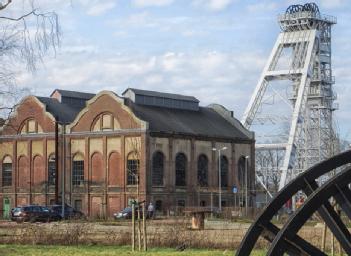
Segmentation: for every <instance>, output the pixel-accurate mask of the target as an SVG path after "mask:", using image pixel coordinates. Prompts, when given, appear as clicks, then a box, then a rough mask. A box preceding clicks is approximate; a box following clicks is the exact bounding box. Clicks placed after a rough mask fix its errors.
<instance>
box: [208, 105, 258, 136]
mask: <svg viewBox="0 0 351 256" xmlns="http://www.w3.org/2000/svg"><path fill="white" fill-rule="evenodd" d="M207 107H208V108H210V109H212V110H214V111H215V112H216V113H217V114H219V115H220V116H221V117H223V118H224V119H225V120H227V121H228V122H229V123H230V124H231V125H233V126H234V127H235V128H237V129H238V130H239V131H241V132H242V133H244V134H245V135H246V136H247V137H248V138H249V139H251V140H254V139H255V133H254V132H252V131H250V130H248V129H246V128H245V127H244V126H243V125H242V123H241V122H240V121H239V120H238V119H236V118H235V117H234V116H233V115H232V113H233V112H232V111H229V110H228V109H227V108H225V107H224V106H223V105H220V104H216V103H212V104H210V105H208V106H207Z"/></svg>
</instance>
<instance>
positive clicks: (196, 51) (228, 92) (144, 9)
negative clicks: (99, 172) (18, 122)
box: [9, 0, 351, 141]
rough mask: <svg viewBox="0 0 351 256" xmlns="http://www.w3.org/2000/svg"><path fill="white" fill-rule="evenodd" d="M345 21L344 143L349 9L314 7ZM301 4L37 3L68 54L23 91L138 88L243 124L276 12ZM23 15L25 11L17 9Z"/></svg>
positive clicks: (25, 81)
mask: <svg viewBox="0 0 351 256" xmlns="http://www.w3.org/2000/svg"><path fill="white" fill-rule="evenodd" d="M315 2H316V3H317V4H318V5H319V9H320V11H321V13H323V14H329V15H333V16H336V17H337V18H338V24H337V25H335V26H334V27H333V31H332V36H333V38H332V54H333V56H332V65H333V74H334V76H335V78H336V84H335V86H334V88H335V91H336V93H337V95H338V99H337V102H338V104H339V110H337V111H336V112H335V120H337V123H338V127H339V132H340V136H341V138H342V139H347V140H350V141H351V115H350V114H349V113H350V112H349V109H351V101H349V99H351V90H349V86H350V81H351V72H350V68H349V67H350V66H351V54H350V53H351V44H350V38H351V26H350V25H351V7H350V4H349V3H350V2H349V1H347V0H320V1H315ZM301 3H302V4H303V3H304V2H300V1H290V0H289V1H288V0H282V1H273V0H245V1H244V0H241V1H240V0H66V1H60V0H51V1H49V0H36V1H35V4H36V5H37V6H40V7H41V9H42V10H45V11H50V10H54V11H55V12H57V14H58V15H59V19H60V26H61V31H62V41H61V47H60V48H59V49H58V51H57V52H56V54H48V55H47V56H46V57H45V58H44V61H43V64H40V65H39V66H38V70H37V71H36V72H35V73H34V74H32V73H30V72H26V71H25V70H21V72H19V73H18V76H17V78H18V80H17V83H18V85H19V86H24V87H30V88H31V90H32V92H33V94H35V95H38V96H49V95H50V93H51V92H52V91H53V90H54V89H56V88H60V89H66V90H77V91H84V92H93V93H96V92H99V91H101V90H112V91H114V92H116V93H117V94H118V95H121V94H122V92H123V91H124V90H125V89H126V88H128V87H132V88H140V89H147V90H156V91H162V92H169V93H179V94H185V95H192V96H195V97H196V98H198V99H199V100H200V104H201V105H203V106H206V105H208V104H210V103H219V104H222V105H223V106H225V107H226V108H227V109H230V110H233V111H234V115H235V117H236V118H238V119H239V120H240V119H241V117H242V114H243V111H244V110H245V108H246V106H247V104H248V102H249V99H250V97H251V94H252V93H253V90H254V88H255V86H256V83H257V81H258V79H259V76H260V74H261V72H262V70H263V67H264V65H265V62H266V61H267V60H268V56H269V54H270V51H271V49H272V47H273V44H274V42H275V40H276V38H277V36H278V33H279V32H280V28H279V25H278V23H277V15H278V14H280V13H284V12H285V10H286V8H287V7H288V6H289V5H291V4H301ZM12 5H13V6H12V7H11V8H12V9H10V10H9V12H10V13H11V14H12V15H16V14H17V13H20V12H21V11H23V7H20V6H18V5H17V6H16V5H15V4H12ZM21 8H22V9H21Z"/></svg>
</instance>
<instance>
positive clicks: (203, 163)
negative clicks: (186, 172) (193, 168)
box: [197, 155, 208, 187]
mask: <svg viewBox="0 0 351 256" xmlns="http://www.w3.org/2000/svg"><path fill="white" fill-rule="evenodd" d="M197 182H198V184H199V185H200V186H201V187H207V186H208V160H207V156H205V155H200V156H199V158H198V160H197Z"/></svg>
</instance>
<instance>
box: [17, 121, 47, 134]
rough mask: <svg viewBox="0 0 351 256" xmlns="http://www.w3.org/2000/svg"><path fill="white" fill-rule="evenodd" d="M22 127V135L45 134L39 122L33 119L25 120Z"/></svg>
mask: <svg viewBox="0 0 351 256" xmlns="http://www.w3.org/2000/svg"><path fill="white" fill-rule="evenodd" d="M20 127H21V128H20V131H19V132H20V133H21V134H27V133H42V132H43V129H42V128H41V126H40V125H39V124H38V122H37V121H36V120H35V119H32V118H30V119H27V120H25V121H24V122H23V123H22V125H21V126H20Z"/></svg>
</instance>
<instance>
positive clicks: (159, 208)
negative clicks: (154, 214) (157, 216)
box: [155, 200, 162, 212]
mask: <svg viewBox="0 0 351 256" xmlns="http://www.w3.org/2000/svg"><path fill="white" fill-rule="evenodd" d="M155 210H156V211H158V212H160V211H162V200H157V201H156V203H155Z"/></svg>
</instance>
